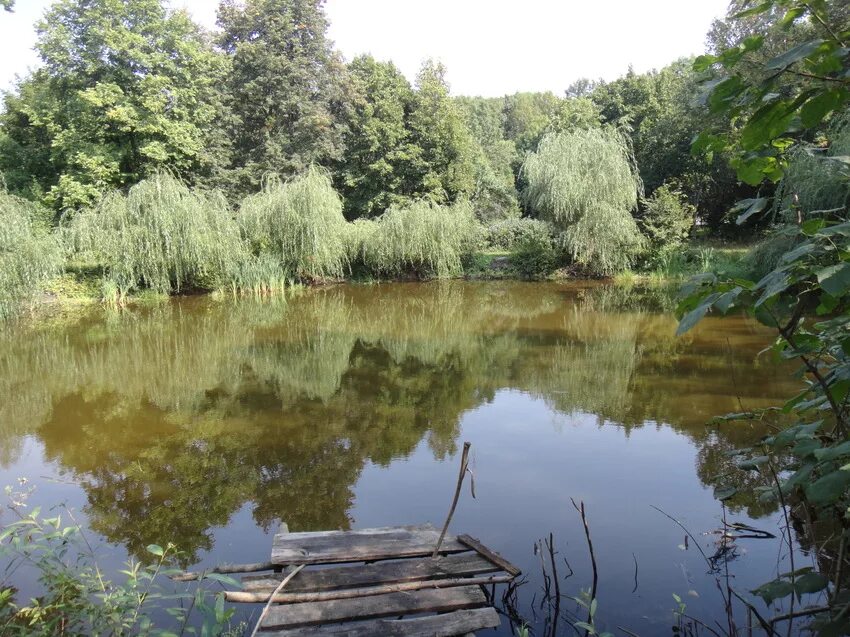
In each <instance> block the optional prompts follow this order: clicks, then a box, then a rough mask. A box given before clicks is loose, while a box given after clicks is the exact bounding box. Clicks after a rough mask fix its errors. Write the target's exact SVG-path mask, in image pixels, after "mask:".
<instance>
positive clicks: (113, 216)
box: [67, 174, 245, 301]
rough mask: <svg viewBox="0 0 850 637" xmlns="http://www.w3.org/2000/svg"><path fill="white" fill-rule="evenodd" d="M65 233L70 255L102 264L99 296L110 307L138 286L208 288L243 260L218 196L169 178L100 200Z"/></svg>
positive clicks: (232, 224) (232, 223) (147, 181)
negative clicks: (102, 273)
mask: <svg viewBox="0 0 850 637" xmlns="http://www.w3.org/2000/svg"><path fill="white" fill-rule="evenodd" d="M67 230H68V233H67V236H68V243H69V247H70V249H71V252H72V253H73V254H74V255H76V256H77V257H78V258H87V259H91V260H92V261H93V262H95V263H99V264H101V265H102V266H103V268H104V296H105V297H109V298H110V299H111V300H115V301H120V300H121V299H123V298H124V297H126V296H127V295H128V294H129V293H131V292H133V291H136V290H140V289H145V288H146V289H150V290H153V291H155V292H159V293H162V294H170V293H174V292H180V291H184V290H187V289H205V290H210V289H215V288H216V287H219V286H221V285H222V283H223V282H224V281H225V280H226V279H227V277H228V275H229V274H230V273H231V272H233V271H234V270H235V269H236V267H237V266H238V264H239V263H241V262H242V261H243V260H244V259H245V250H244V244H243V242H242V240H241V239H240V236H239V229H238V227H237V225H236V223H235V221H234V219H233V217H232V215H231V214H230V211H229V209H228V206H227V202H226V200H225V198H224V197H223V196H222V195H221V194H220V193H218V192H209V193H207V192H203V191H200V190H191V189H189V188H188V187H187V186H186V185H185V184H184V183H182V182H181V181H180V180H178V179H176V178H175V177H173V176H171V175H168V174H158V175H154V176H152V177H149V178H148V179H145V180H143V181H141V182H139V183H138V184H136V185H135V186H133V187H132V188H131V189H130V190H129V192H128V193H127V194H126V195H125V194H123V193H120V192H114V193H111V194H109V195H107V196H106V197H104V198H103V200H102V201H101V202H100V203H99V204H98V205H96V206H95V207H93V208H89V209H85V210H83V211H81V212H79V213H77V214H76V215H75V216H74V217H73V219H72V220H71V222H70V224H69V225H68V229H67Z"/></svg>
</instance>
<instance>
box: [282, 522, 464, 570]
mask: <svg viewBox="0 0 850 637" xmlns="http://www.w3.org/2000/svg"><path fill="white" fill-rule="evenodd" d="M439 537H440V534H439V532H438V531H437V530H436V529H435V528H434V527H433V526H431V525H430V524H428V525H424V526H403V527H384V528H377V529H361V530H358V531H320V532H317V533H286V534H278V535H275V537H274V542H273V545H272V559H271V561H272V563H274V564H290V565H296V564H322V563H335V562H367V561H373V560H384V559H392V558H402V557H417V556H422V555H430V554H431V552H432V551H433V550H434V547H435V546H436V545H437V540H438V539H439ZM466 550H469V549H467V547H465V546H464V545H462V544H461V543H460V542H458V541H457V538H455V537H446V538H445V540H444V541H443V546H442V547H441V550H440V552H441V553H460V552H463V551H466Z"/></svg>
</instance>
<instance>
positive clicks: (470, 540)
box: [457, 535, 522, 577]
mask: <svg viewBox="0 0 850 637" xmlns="http://www.w3.org/2000/svg"><path fill="white" fill-rule="evenodd" d="M457 541H458V542H460V543H461V544H463V545H464V546H467V547H469V548H471V549H472V550H473V551H475V552H477V553H478V554H479V555H481V556H482V557H484V558H486V559H488V560H490V561H491V562H493V564H497V565H498V566H500V567H501V569H502V570H503V571H505V572H506V573H510V574H511V575H513V576H514V577H518V576H519V575H522V571H521V570H519V569H518V568H517V567H516V566H514V565H513V564H511V563H510V562H508V561H507V560H506V559H505V558H504V557H502V556H501V555H499V554H498V553H496V552H495V551H493V550H491V549H488V548H487V547H486V546H484V545H483V544H482V543H481V542H479V541H478V540H476V539H475V538H474V537H470V536H468V535H458V536H457Z"/></svg>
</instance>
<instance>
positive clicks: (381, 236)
mask: <svg viewBox="0 0 850 637" xmlns="http://www.w3.org/2000/svg"><path fill="white" fill-rule="evenodd" d="M479 231H480V226H479V225H478V223H477V222H476V221H475V217H474V215H473V213H472V207H471V206H470V204H468V203H466V202H461V203H457V204H455V205H453V206H440V205H436V204H431V203H428V202H425V201H419V202H416V203H413V204H411V205H410V206H407V207H406V208H391V209H390V210H388V211H387V212H385V213H384V214H383V215H381V216H380V217H379V218H378V219H377V221H376V225H375V227H374V228H373V229H372V230H371V231H370V232H367V233H365V234H364V242H363V248H362V252H363V261H364V263H365V265H366V267H368V268H369V269H370V270H371V271H372V272H374V273H375V274H377V275H379V276H381V275H383V276H399V275H405V274H415V275H417V276H420V277H431V276H433V277H437V278H444V277H449V276H456V275H459V274H461V273H462V271H463V267H462V259H463V257H464V256H465V255H468V254H470V253H471V252H473V251H474V250H475V247H476V244H477V242H478V240H479Z"/></svg>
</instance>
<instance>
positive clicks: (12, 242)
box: [0, 189, 62, 320]
mask: <svg viewBox="0 0 850 637" xmlns="http://www.w3.org/2000/svg"><path fill="white" fill-rule="evenodd" d="M44 218H45V215H44V214H43V211H42V210H41V209H40V208H39V207H38V206H37V205H35V204H33V203H31V202H29V201H26V200H24V199H20V198H18V197H14V196H12V195H9V194H7V193H6V192H5V191H4V190H2V189H0V320H3V319H6V318H9V317H10V316H12V315H13V314H15V313H16V312H17V311H18V310H19V309H20V307H21V305H22V304H24V303H26V302H27V301H28V300H30V299H31V298H32V297H33V295H34V294H35V293H36V292H37V291H38V289H39V286H40V285H41V284H43V283H44V282H45V281H46V280H47V279H48V278H50V277H51V276H52V275H54V274H58V272H59V270H60V269H61V267H62V250H61V247H60V244H59V242H58V241H57V239H56V237H55V235H54V234H52V233H51V232H50V231H49V229H48V227H47V226H46V224H44V223H43V222H42V220H43V219H44Z"/></svg>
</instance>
